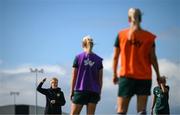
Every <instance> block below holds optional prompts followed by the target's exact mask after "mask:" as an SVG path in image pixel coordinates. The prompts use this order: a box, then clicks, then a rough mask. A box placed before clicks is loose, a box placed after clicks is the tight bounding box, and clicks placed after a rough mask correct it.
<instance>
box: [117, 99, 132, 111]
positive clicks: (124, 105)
mask: <svg viewBox="0 0 180 115" xmlns="http://www.w3.org/2000/svg"><path fill="white" fill-rule="evenodd" d="M130 100H131V98H130V97H118V98H117V106H118V108H117V114H126V113H127V110H128V106H129V102H130Z"/></svg>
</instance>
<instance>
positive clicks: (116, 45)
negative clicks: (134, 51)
mask: <svg viewBox="0 0 180 115" xmlns="http://www.w3.org/2000/svg"><path fill="white" fill-rule="evenodd" d="M114 47H119V35H117V37H116V40H115V43H114Z"/></svg>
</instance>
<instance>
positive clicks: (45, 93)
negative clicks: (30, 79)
mask: <svg viewBox="0 0 180 115" xmlns="http://www.w3.org/2000/svg"><path fill="white" fill-rule="evenodd" d="M42 85H43V82H40V83H39V85H38V86H37V91H38V92H40V93H42V94H44V95H47V93H48V90H47V89H45V88H42Z"/></svg>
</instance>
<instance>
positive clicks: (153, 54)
mask: <svg viewBox="0 0 180 115" xmlns="http://www.w3.org/2000/svg"><path fill="white" fill-rule="evenodd" d="M151 63H152V65H153V68H154V70H155V72H156V76H157V78H156V79H157V82H158V83H160V80H161V79H160V78H161V77H160V72H159V65H158V61H157V56H156V52H155V43H154V45H153V46H152V49H151Z"/></svg>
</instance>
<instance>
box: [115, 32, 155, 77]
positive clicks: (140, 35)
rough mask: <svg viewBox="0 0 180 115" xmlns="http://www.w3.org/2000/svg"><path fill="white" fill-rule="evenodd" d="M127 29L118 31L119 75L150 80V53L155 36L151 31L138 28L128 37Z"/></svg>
mask: <svg viewBox="0 0 180 115" xmlns="http://www.w3.org/2000/svg"><path fill="white" fill-rule="evenodd" d="M128 33H129V29H125V30H122V31H120V32H119V34H118V36H119V37H118V39H119V44H120V54H121V56H120V59H121V69H120V76H121V77H128V78H133V79H139V80H151V79H152V77H151V76H152V70H151V61H150V53H151V49H152V47H153V44H154V40H155V38H156V36H155V35H153V34H152V33H150V32H148V31H145V30H138V31H135V32H134V33H132V35H131V38H130V39H128Z"/></svg>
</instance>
